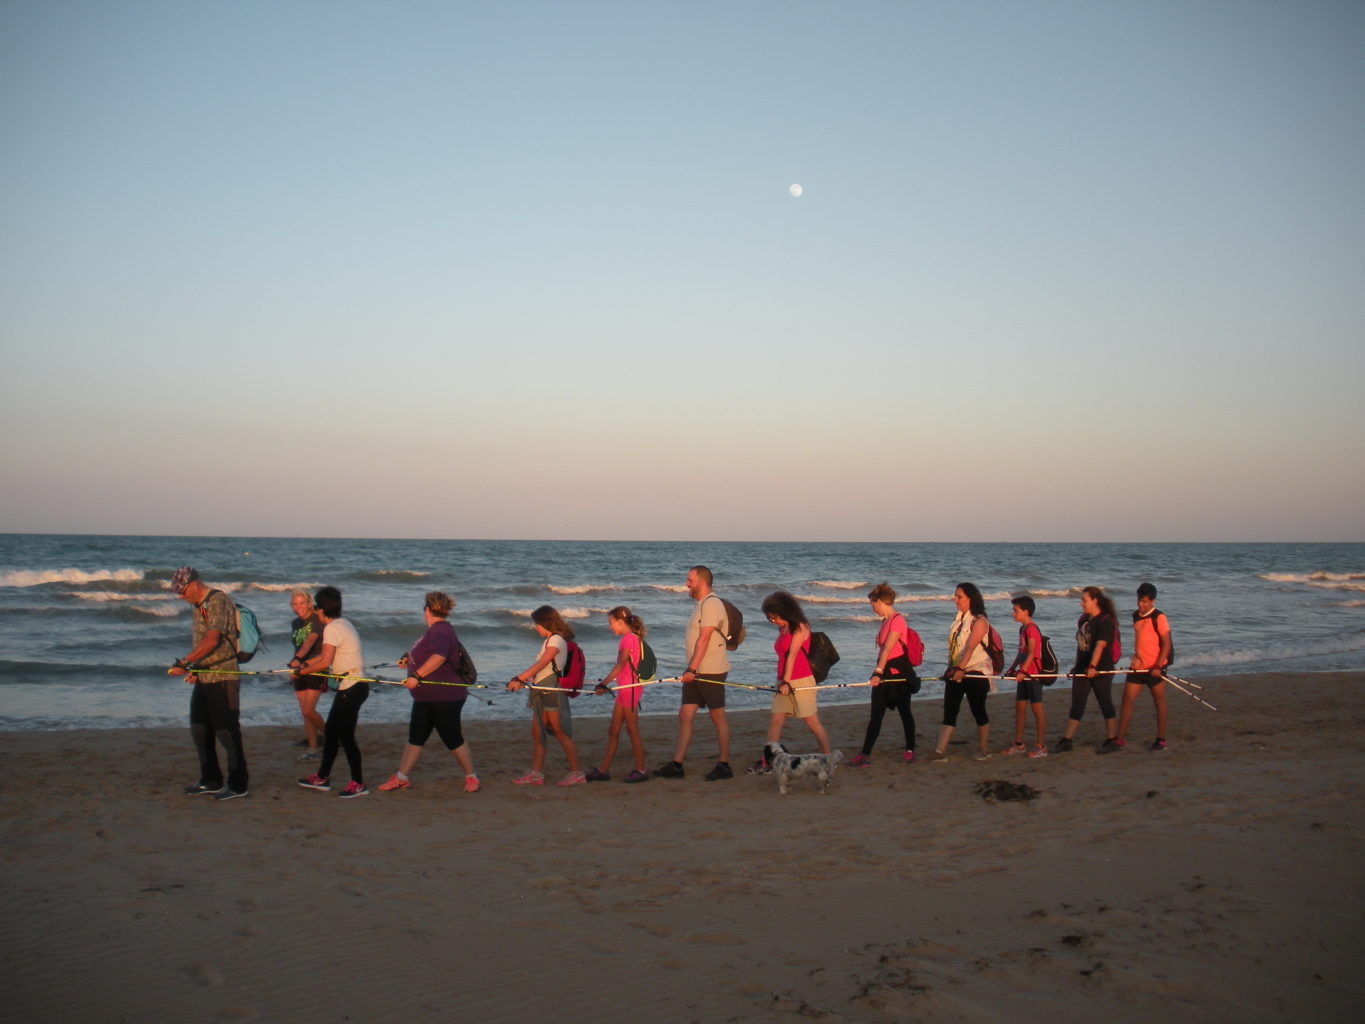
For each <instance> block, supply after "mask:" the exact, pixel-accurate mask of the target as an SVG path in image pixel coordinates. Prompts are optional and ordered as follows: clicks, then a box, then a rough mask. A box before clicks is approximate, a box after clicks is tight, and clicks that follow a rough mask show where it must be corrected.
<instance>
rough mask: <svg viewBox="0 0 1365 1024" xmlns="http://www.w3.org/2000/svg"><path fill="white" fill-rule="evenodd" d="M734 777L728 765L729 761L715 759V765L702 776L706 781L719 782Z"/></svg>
mask: <svg viewBox="0 0 1365 1024" xmlns="http://www.w3.org/2000/svg"><path fill="white" fill-rule="evenodd" d="M734 777H735V772H734V769H733V768H731V767H730V762H729V761H717V762H716V766H715V767H714V768H712V769H711V770H710V771H709V772H707V773H706V775H705V776H704V778H705V779H706V781H707V782H721V781H723V780H725V779H733V778H734Z"/></svg>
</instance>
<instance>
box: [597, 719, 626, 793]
mask: <svg viewBox="0 0 1365 1024" xmlns="http://www.w3.org/2000/svg"><path fill="white" fill-rule="evenodd" d="M625 714H626V708H625V705H624V704H619V703H618V704H617V705H616V706H615V707H613V708H612V709H611V724H609V725H608V726H607V749H606V750H604V751H602V760H601V761H599V762H598V764H597V770H598V771H599V772H602V773H603V774H604V775H605V774H606V773H607V772H609V771H610V770H611V762H612V761H613V760H614V759H615V758H616V747H617V744H619V743H620V742H621V723H622V720H623V719H624V718H625Z"/></svg>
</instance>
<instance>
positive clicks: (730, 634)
mask: <svg viewBox="0 0 1365 1024" xmlns="http://www.w3.org/2000/svg"><path fill="white" fill-rule="evenodd" d="M713 597H714V598H715V599H716V600H717V601H719V602H720V603H721V604H722V605H724V606H725V628H724V629H723V630H721V636H722V637H724V638H725V649H726V650H727V651H733V650H735V649H736V648H738V647H739V645H740V644H742V643H744V613H743V612H741V611H740V610H739V609H738V608H736V607H735V606H734V605H733V604H731V603H730V602H729V601H727V600H725V598H723V597H721V596H720V595H719V594H707V595H706V597H704V598H702V600H703V601H707V600H710V599H711V598H713Z"/></svg>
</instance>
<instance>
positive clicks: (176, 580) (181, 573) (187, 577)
mask: <svg viewBox="0 0 1365 1024" xmlns="http://www.w3.org/2000/svg"><path fill="white" fill-rule="evenodd" d="M198 582H199V571H198V570H197V569H195V568H194V566H192V565H182V566H181V567H180V568H179V569H177V570H175V575H174V576H172V577H171V589H172V590H174V591H175V592H176V593H177V594H180V593H183V592H184V590H185V588H186V587H188V586H189V585H190V584H191V583H198Z"/></svg>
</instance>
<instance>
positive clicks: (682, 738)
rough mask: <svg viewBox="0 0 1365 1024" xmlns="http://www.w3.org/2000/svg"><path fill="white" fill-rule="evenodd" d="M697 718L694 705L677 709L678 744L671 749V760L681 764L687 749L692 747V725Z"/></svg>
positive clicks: (685, 705)
mask: <svg viewBox="0 0 1365 1024" xmlns="http://www.w3.org/2000/svg"><path fill="white" fill-rule="evenodd" d="M696 717H697V705H696V704H684V705H682V706H681V707H679V708H678V743H677V746H675V747H674V748H673V760H674V761H676V762H677V763H678V764H682V763H683V758H685V757H686V756H687V748H688V747H690V746H691V745H692V724H693V721H694V720H695V719H696Z"/></svg>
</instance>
